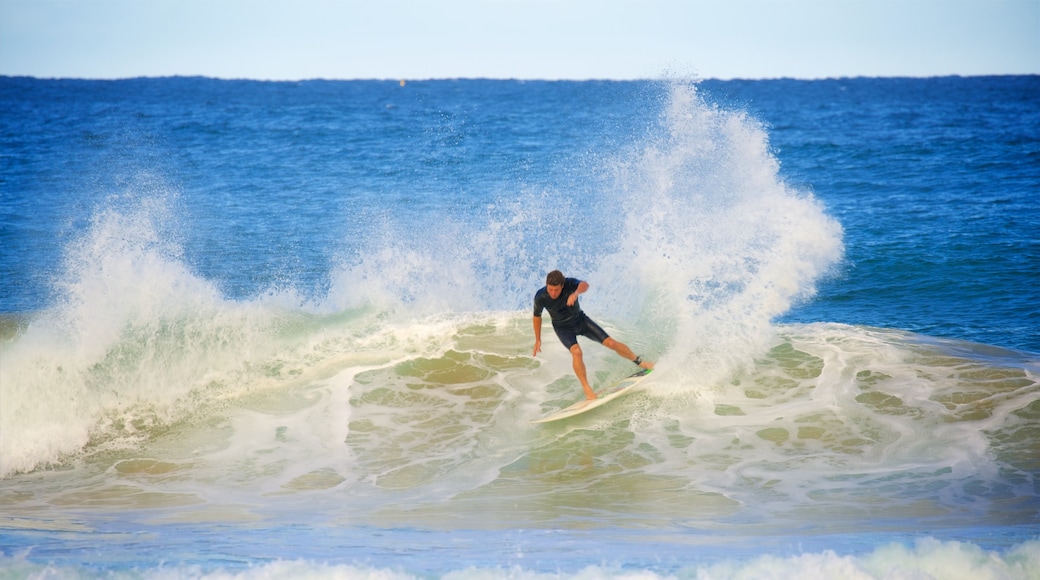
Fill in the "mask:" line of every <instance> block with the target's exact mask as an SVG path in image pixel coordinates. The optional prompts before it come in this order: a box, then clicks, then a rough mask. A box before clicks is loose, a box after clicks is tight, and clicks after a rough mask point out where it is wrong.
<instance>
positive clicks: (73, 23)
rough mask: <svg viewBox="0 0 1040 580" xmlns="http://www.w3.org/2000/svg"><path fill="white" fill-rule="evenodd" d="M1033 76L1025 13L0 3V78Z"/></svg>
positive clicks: (439, 1)
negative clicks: (5, 76)
mask: <svg viewBox="0 0 1040 580" xmlns="http://www.w3.org/2000/svg"><path fill="white" fill-rule="evenodd" d="M987 74H1040V0H0V75H9V76H21V75H26V76H34V77H41V78H55V77H59V78H93V79H114V78H127V77H138V76H149V77H155V76H173V75H183V76H196V75H198V76H208V77H216V78H250V79H262V80H300V79H313V78H325V79H430V78H502V79H550V80H555V79H652V78H662V77H683V78H691V77H692V78H703V79H708V78H714V79H732V78H749V79H759V78H780V77H790V78H804V79H812V78H829V77H854V76H917V77H920V76H940V75H965V76H969V75H987Z"/></svg>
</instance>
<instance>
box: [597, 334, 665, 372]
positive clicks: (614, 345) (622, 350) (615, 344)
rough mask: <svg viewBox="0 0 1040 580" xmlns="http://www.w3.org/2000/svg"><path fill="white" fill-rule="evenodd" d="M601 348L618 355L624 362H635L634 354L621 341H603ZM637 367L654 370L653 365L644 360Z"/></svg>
mask: <svg viewBox="0 0 1040 580" xmlns="http://www.w3.org/2000/svg"><path fill="white" fill-rule="evenodd" d="M603 346H605V347H607V348H609V349H610V350H612V351H614V352H616V353H618V355H619V356H621V357H622V358H624V359H625V360H629V361H635V360H636V353H634V352H632V349H630V348H628V345H626V344H625V343H623V342H621V341H617V340H614V339H613V338H608V339H607V340H604V341H603ZM639 366H640V367H642V368H644V369H652V368H654V363H652V362H650V361H648V360H644V361H640V362H639Z"/></svg>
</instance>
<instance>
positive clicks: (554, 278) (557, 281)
mask: <svg viewBox="0 0 1040 580" xmlns="http://www.w3.org/2000/svg"><path fill="white" fill-rule="evenodd" d="M565 280H566V279H565V278H564V277H563V272H561V271H559V270H553V271H552V272H549V275H548V276H546V277H545V285H546V286H563V283H564V281H565Z"/></svg>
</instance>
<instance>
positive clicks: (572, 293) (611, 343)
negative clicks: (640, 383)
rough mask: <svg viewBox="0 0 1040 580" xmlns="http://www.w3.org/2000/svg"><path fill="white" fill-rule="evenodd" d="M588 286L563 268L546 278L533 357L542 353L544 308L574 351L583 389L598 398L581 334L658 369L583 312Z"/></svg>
mask: <svg viewBox="0 0 1040 580" xmlns="http://www.w3.org/2000/svg"><path fill="white" fill-rule="evenodd" d="M588 289H589V283H588V282H585V281H584V280H578V279H577V278H566V277H564V275H563V272H560V271H559V270H553V271H552V272H549V275H548V276H546V277H545V287H544V288H542V289H541V290H539V291H538V292H536V293H535V295H534V352H533V353H532V356H538V353H539V352H541V350H542V311H543V310H548V311H549V316H550V317H551V318H552V325H553V330H555V331H556V336H557V337H559V339H560V342H562V343H563V346H565V347H567V349H568V350H570V351H571V358H572V359H573V360H572V362H573V364H574V374H575V375H577V376H578V380H579V381H581V388H582V389H584V390H585V398H586V399H595V398H596V393H595V392H593V390H592V387H591V386H589V379H588V377H587V376H586V375H585V361H584V359H583V358H582V352H581V347H580V346H579V345H578V336H579V335H581V336H584V337H587V338H591V339H592V340H595V341H596V342H598V343H600V344H602V345H603V346H605V347H607V348H609V349H610V350H612V351H614V352H616V353H618V355H619V356H621V357H624V358H626V359H628V360H630V361H632V362H634V363H635V364H637V365H639V366H640V367H642V368H644V369H652V368H654V363H652V362H650V361H646V360H643V359H642V357H639V356H636V354H635V353H633V352H632V349H630V348H628V346H627V345H626V344H625V343H623V342H619V341H617V340H614V339H613V338H610V336H609V335H607V333H606V332H605V331H604V330H603V329H602V328H600V326H599V325H598V324H596V323H595V322H593V321H592V319H591V318H589V317H588V316H586V315H585V313H584V312H582V310H581V306H580V305H579V304H578V295H579V294H584V293H585V291H587V290H588Z"/></svg>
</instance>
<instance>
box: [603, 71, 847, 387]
mask: <svg viewBox="0 0 1040 580" xmlns="http://www.w3.org/2000/svg"><path fill="white" fill-rule="evenodd" d="M669 95H670V98H669V101H668V103H667V106H666V107H665V108H664V111H663V112H662V115H661V118H660V127H659V131H658V132H657V134H656V135H654V136H652V137H651V138H649V139H648V142H647V143H646V144H645V145H644V146H643V147H642V149H641V150H639V151H638V153H637V154H636V155H635V156H634V157H633V158H631V159H628V160H619V161H618V162H617V164H616V169H617V177H616V186H615V189H614V190H613V192H612V194H613V195H614V197H615V211H617V213H618V215H623V216H625V218H624V219H625V222H624V223H625V226H624V229H623V232H624V233H623V236H622V239H621V240H618V245H619V249H618V250H617V251H616V252H615V253H613V254H611V255H608V256H605V257H604V258H603V259H602V261H601V264H600V267H599V269H598V271H597V276H598V277H599V278H601V279H605V280H608V281H609V282H608V284H609V285H612V286H613V287H614V289H613V291H612V292H611V298H612V300H611V302H610V304H609V306H607V307H606V310H608V311H617V312H624V313H627V316H629V317H631V318H634V319H636V320H638V321H639V326H640V328H641V330H642V332H646V333H651V334H654V333H656V334H657V336H655V341H658V345H657V346H658V348H659V349H662V350H665V351H666V352H664V353H662V354H663V355H664V357H665V359H666V361H667V360H671V361H673V364H672V365H669V366H673V367H674V366H682V367H683V368H685V369H686V372H687V373H690V374H693V375H695V376H697V377H698V381H697V382H698V383H700V384H707V385H710V384H712V383H713V382H714V381H718V380H722V379H724V378H726V377H727V376H729V375H731V374H732V373H733V372H734V371H736V370H738V369H740V368H745V367H747V366H748V365H749V364H750V363H751V362H752V360H753V358H754V357H756V356H759V355H760V354H762V353H763V352H764V351H765V350H766V348H767V347H768V345H769V344H770V342H771V340H772V337H773V335H774V331H773V327H772V325H771V322H772V321H773V320H774V319H775V318H776V317H778V316H780V315H782V314H783V313H785V312H786V311H787V310H788V309H789V308H790V307H791V306H792V304H794V303H796V302H798V301H800V300H806V299H808V298H810V297H811V296H812V295H813V294H814V293H815V289H816V284H817V282H818V281H819V280H820V279H821V278H822V277H823V276H825V275H827V274H828V273H829V272H830V271H831V269H832V268H833V267H834V265H835V264H836V263H837V262H838V261H839V260H840V259H841V257H842V253H843V245H842V228H841V226H840V225H839V224H838V223H837V222H836V221H835V220H833V219H832V218H830V217H828V216H827V215H826V213H825V212H824V209H823V207H822V206H821V204H820V203H819V202H817V201H816V200H815V199H814V198H813V197H812V196H811V195H810V194H809V193H807V192H804V191H799V190H796V189H793V188H792V187H791V186H789V185H788V184H787V183H785V182H784V180H783V179H782V177H781V176H780V174H779V163H778V161H777V159H776V157H775V156H774V155H773V153H772V151H771V150H770V148H769V142H768V136H767V135H766V133H765V131H764V130H763V129H762V127H761V125H760V123H759V122H758V121H756V120H755V119H753V118H750V117H748V116H747V115H746V114H744V113H742V112H739V111H727V110H724V109H720V108H719V107H717V106H714V105H712V104H710V103H708V102H706V101H705V100H704V99H703V98H702V97H701V96H700V94H699V93H698V91H697V86H696V84H686V83H673V84H672V85H671V90H670V93H669ZM662 335H663V336H662Z"/></svg>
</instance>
